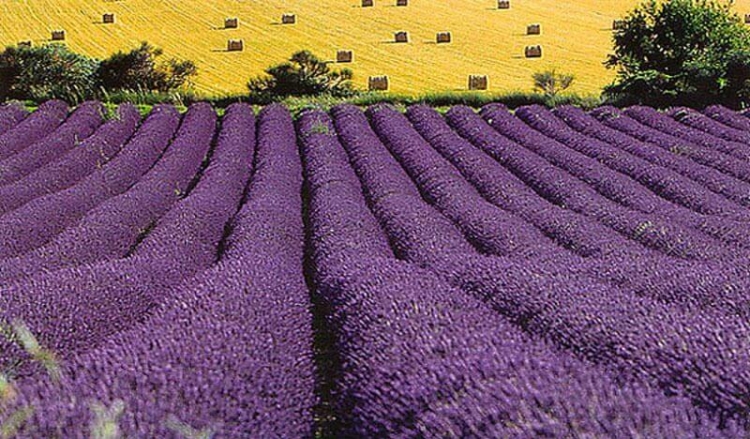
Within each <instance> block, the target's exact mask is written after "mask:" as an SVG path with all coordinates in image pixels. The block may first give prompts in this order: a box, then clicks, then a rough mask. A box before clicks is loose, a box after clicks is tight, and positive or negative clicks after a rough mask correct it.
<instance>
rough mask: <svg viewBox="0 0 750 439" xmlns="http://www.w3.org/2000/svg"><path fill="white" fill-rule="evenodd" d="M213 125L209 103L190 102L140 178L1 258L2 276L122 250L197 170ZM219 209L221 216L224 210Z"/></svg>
mask: <svg viewBox="0 0 750 439" xmlns="http://www.w3.org/2000/svg"><path fill="white" fill-rule="evenodd" d="M215 129H216V113H214V111H213V110H212V109H211V106H210V105H208V104H201V105H197V106H194V107H192V108H191V111H190V112H189V113H188V114H187V115H186V116H185V120H184V122H183V126H182V128H181V129H180V132H179V133H178V134H177V137H176V138H175V139H174V140H173V141H172V144H171V145H170V146H169V148H168V149H167V151H166V152H165V153H164V155H163V156H162V157H161V158H160V159H159V161H158V162H156V164H155V165H154V166H153V167H152V168H151V169H150V170H149V171H148V172H146V173H145V174H144V175H143V177H142V178H141V179H140V181H138V182H137V183H135V184H134V185H133V186H132V187H130V188H129V189H128V190H127V191H125V192H124V193H122V194H120V195H117V196H114V197H112V198H109V199H108V200H106V201H104V202H103V203H102V204H100V205H99V206H97V207H95V208H94V209H92V210H91V211H89V212H88V213H86V215H85V216H84V217H83V218H82V219H81V220H80V221H79V222H78V223H77V224H76V225H75V226H72V227H69V228H67V229H65V230H63V231H62V232H61V233H60V234H58V235H57V236H55V237H54V238H53V239H52V240H51V241H50V242H48V243H47V244H45V245H43V246H41V247H39V248H37V249H35V250H32V251H30V252H27V253H24V254H22V255H20V256H17V257H15V258H10V259H5V260H2V261H0V282H8V281H14V280H17V279H19V278H21V277H26V276H30V275H33V274H35V273H38V272H41V271H52V270H55V269H59V268H63V267H66V266H71V265H79V264H85V263H92V262H102V261H106V260H109V259H113V258H118V257H123V256H125V255H126V254H127V253H128V251H129V250H130V249H131V248H132V247H133V246H134V245H135V244H136V242H137V240H138V237H139V235H141V234H143V233H144V231H145V230H147V229H148V228H149V225H151V224H153V223H155V222H156V221H157V220H158V219H159V218H160V217H161V216H162V215H163V214H164V213H165V212H166V211H167V210H169V209H170V207H171V206H172V205H173V204H174V203H175V202H176V201H177V200H178V199H179V197H180V195H181V194H182V193H184V192H185V191H187V189H188V186H189V185H190V183H191V181H192V180H193V179H194V178H195V176H196V173H198V171H199V170H200V167H201V163H202V162H203V159H204V157H205V156H206V154H207V152H208V150H209V147H210V145H211V140H212V139H213V136H214V131H215ZM235 204H236V203H235ZM217 207H218V206H217ZM218 212H219V213H218V215H219V217H221V215H222V214H221V212H222V211H221V210H219V211H218ZM222 224H223V223H222ZM222 227H223V226H222Z"/></svg>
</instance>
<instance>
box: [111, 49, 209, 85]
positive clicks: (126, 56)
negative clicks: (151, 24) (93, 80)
mask: <svg viewBox="0 0 750 439" xmlns="http://www.w3.org/2000/svg"><path fill="white" fill-rule="evenodd" d="M162 55H163V52H162V50H161V49H159V48H157V47H154V46H152V45H150V44H148V43H147V42H143V43H141V45H140V46H139V47H137V48H135V49H133V50H131V51H129V52H117V53H115V54H114V55H112V56H110V57H109V58H107V59H105V60H103V61H102V62H101V65H100V66H99V71H98V72H97V77H98V83H99V86H100V87H101V88H103V89H105V90H107V91H122V90H128V91H156V92H168V91H172V90H177V89H179V88H182V87H183V86H185V85H186V84H189V82H190V80H191V79H192V78H193V77H194V76H195V75H196V73H197V71H198V69H197V67H196V66H195V63H193V62H192V61H188V60H178V59H176V58H169V59H166V60H160V59H159V58H160V57H161V56H162Z"/></svg>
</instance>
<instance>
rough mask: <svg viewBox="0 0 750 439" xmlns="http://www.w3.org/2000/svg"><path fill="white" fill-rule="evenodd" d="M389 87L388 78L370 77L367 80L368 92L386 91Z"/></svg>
mask: <svg viewBox="0 0 750 439" xmlns="http://www.w3.org/2000/svg"><path fill="white" fill-rule="evenodd" d="M389 87H390V84H389V82H388V76H370V77H369V78H368V80H367V88H368V90H370V91H388V88H389Z"/></svg>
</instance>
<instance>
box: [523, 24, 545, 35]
mask: <svg viewBox="0 0 750 439" xmlns="http://www.w3.org/2000/svg"><path fill="white" fill-rule="evenodd" d="M541 33H542V25H541V24H537V23H534V24H530V25H528V26H526V35H540V34H541Z"/></svg>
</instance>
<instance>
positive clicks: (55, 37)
mask: <svg viewBox="0 0 750 439" xmlns="http://www.w3.org/2000/svg"><path fill="white" fill-rule="evenodd" d="M52 41H65V31H64V30H53V31H52Z"/></svg>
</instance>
